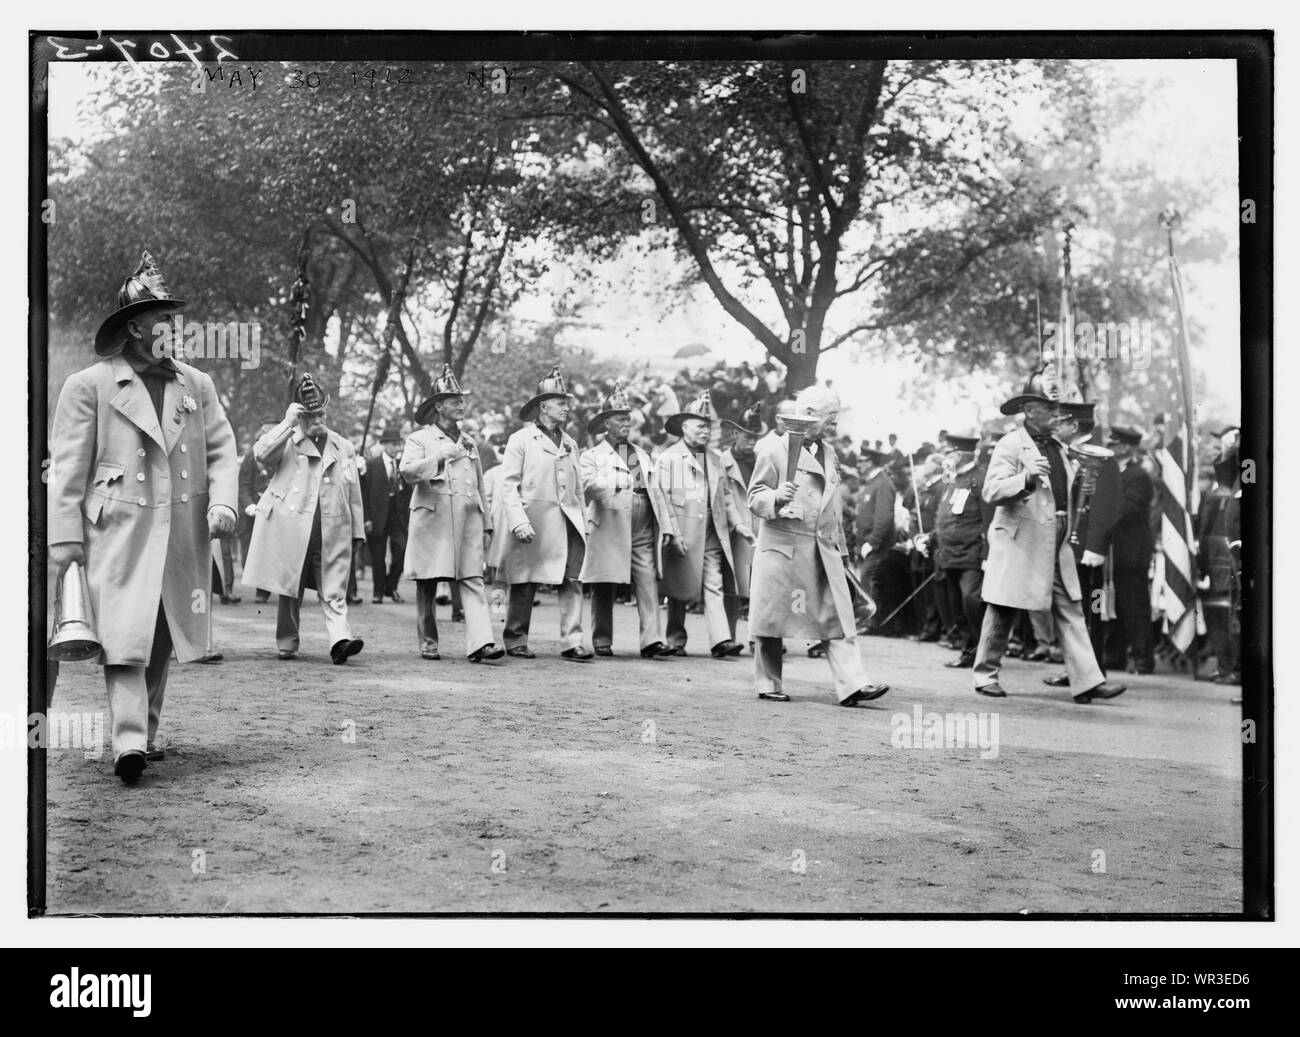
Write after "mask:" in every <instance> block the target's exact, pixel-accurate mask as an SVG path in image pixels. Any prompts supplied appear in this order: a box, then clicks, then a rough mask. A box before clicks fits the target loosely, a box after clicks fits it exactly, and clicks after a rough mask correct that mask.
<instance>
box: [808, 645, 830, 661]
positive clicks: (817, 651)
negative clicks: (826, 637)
mask: <svg viewBox="0 0 1300 1037" xmlns="http://www.w3.org/2000/svg"><path fill="white" fill-rule="evenodd" d="M808 658H809V659H825V658H826V642H825V641H818V642H817V643H816V644H815V645H811V646H810V647H809V648H808Z"/></svg>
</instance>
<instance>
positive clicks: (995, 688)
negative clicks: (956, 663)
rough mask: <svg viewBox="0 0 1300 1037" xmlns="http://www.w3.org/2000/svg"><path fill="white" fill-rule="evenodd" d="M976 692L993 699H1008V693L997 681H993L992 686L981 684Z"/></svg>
mask: <svg viewBox="0 0 1300 1037" xmlns="http://www.w3.org/2000/svg"><path fill="white" fill-rule="evenodd" d="M975 690H976V691H977V692H979V694H981V695H987V696H988V697H989V698H991V699H1004V698H1006V697H1007V693H1006V692H1005V691H1003V690H1002V685H1001V684H999V683H998V682H997V681H993V682H992V683H990V684H981V685H980V686H979V687H978V688H976V689H975Z"/></svg>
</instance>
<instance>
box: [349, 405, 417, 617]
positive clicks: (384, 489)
mask: <svg viewBox="0 0 1300 1037" xmlns="http://www.w3.org/2000/svg"><path fill="white" fill-rule="evenodd" d="M401 453H402V432H401V429H399V428H397V427H396V426H389V427H388V428H386V429H384V434H383V435H382V436H381V437H380V438H379V446H378V448H377V449H376V450H375V451H374V453H372V454H371V455H370V457H369V458H367V460H366V474H365V475H363V476H362V477H361V483H362V485H361V490H362V500H363V503H364V504H365V510H366V542H367V544H368V545H369V547H370V564H371V567H372V568H373V569H374V574H375V586H374V594H373V597H374V602H375V604H376V605H378V604H380V603H382V602H383V600H384V598H385V597H389V598H392V599H393V600H394V601H395V602H398V603H399V604H400V603H401V601H402V595H401V593H400V592H399V591H398V589H397V585H398V581H399V580H401V578H402V566H403V564H404V563H405V559H406V530H407V524H408V522H409V521H410V507H411V488H410V486H408V485H406V483H405V482H404V481H403V479H402V478H401V475H400V474H399V473H398V470H397V463H398V459H399V457H400V456H401ZM390 548H391V549H392V559H391V560H389V558H388V553H389V549H390Z"/></svg>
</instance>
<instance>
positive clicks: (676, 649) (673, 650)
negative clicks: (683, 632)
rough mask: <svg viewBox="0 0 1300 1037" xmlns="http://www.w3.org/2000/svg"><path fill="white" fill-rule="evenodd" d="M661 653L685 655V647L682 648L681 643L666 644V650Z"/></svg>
mask: <svg viewBox="0 0 1300 1037" xmlns="http://www.w3.org/2000/svg"><path fill="white" fill-rule="evenodd" d="M663 654H664V655H665V656H669V655H681V656H684V655H686V649H685V648H683V647H682V646H681V645H669V646H668V651H666V652H664V653H663Z"/></svg>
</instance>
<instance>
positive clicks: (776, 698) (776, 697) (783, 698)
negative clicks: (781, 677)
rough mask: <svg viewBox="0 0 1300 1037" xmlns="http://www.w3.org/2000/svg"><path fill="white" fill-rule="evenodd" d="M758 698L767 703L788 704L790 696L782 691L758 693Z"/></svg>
mask: <svg viewBox="0 0 1300 1037" xmlns="http://www.w3.org/2000/svg"><path fill="white" fill-rule="evenodd" d="M758 697H759V698H761V699H766V700H767V701H768V702H789V701H790V696H789V695H787V694H786V693H785V692H784V691H760V692H759V693H758Z"/></svg>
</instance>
